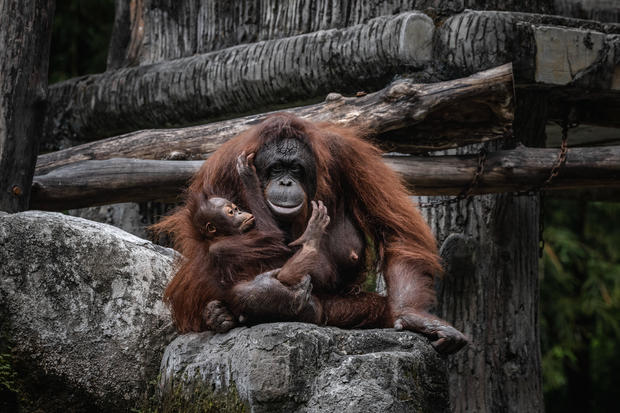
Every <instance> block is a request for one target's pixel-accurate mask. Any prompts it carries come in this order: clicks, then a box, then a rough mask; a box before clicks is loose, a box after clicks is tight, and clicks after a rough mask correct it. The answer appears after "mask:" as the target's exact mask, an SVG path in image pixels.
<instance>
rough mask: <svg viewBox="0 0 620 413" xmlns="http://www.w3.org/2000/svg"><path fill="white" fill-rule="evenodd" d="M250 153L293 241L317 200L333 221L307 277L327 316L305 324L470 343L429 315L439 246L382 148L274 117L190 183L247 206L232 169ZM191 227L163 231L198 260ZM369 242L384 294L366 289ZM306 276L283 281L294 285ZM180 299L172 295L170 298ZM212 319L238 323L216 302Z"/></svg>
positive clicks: (180, 216) (220, 153)
mask: <svg viewBox="0 0 620 413" xmlns="http://www.w3.org/2000/svg"><path fill="white" fill-rule="evenodd" d="M243 152H245V153H248V154H249V153H254V154H256V156H255V160H254V165H255V168H256V172H257V175H258V178H259V180H260V183H261V186H262V191H263V194H264V198H265V200H266V205H267V206H268V208H269V210H270V212H271V214H272V215H273V217H274V218H275V219H276V221H277V224H278V226H279V228H280V230H282V231H283V233H284V236H285V240H286V242H290V241H292V240H295V239H297V238H299V237H300V235H302V233H303V232H304V230H305V228H306V224H307V222H308V219H309V217H310V213H311V209H310V205H311V201H312V200H319V199H320V200H323V202H324V203H325V205H326V207H327V213H328V214H329V216H330V218H331V222H330V224H329V226H328V227H327V230H326V234H325V236H323V237H322V240H321V243H320V246H319V251H318V255H317V260H316V264H315V266H314V268H312V269H311V271H310V275H311V277H312V285H313V300H314V302H315V303H316V305H317V306H318V307H319V308H318V310H317V312H318V314H320V319H319V320H305V319H304V318H303V317H300V320H301V321H311V322H312V321H314V322H316V321H318V323H319V324H326V325H332V326H338V327H344V328H359V327H393V328H396V329H399V330H400V329H406V330H412V331H415V332H418V333H421V334H424V335H426V336H427V337H429V338H430V339H431V340H432V341H433V342H432V345H433V346H434V347H435V349H436V350H437V351H439V352H442V353H452V352H455V351H457V350H459V349H460V348H461V347H462V346H464V345H465V344H466V338H465V336H464V335H463V334H462V333H460V332H459V331H458V330H456V329H455V328H453V327H452V326H450V325H449V324H448V323H447V322H445V321H443V320H441V319H439V318H438V317H436V316H434V315H432V314H430V313H429V312H428V310H429V309H430V308H431V307H432V306H433V305H434V303H435V292H434V289H433V284H434V281H433V279H434V277H435V276H436V275H438V274H441V266H440V263H439V257H438V254H437V247H436V243H435V239H434V237H433V235H432V233H431V231H430V229H429V227H428V225H427V224H426V223H425V222H424V220H423V218H422V216H421V215H420V213H419V212H418V211H417V209H416V208H415V207H414V205H413V204H412V202H411V200H410V199H409V197H408V193H407V190H406V189H405V187H404V185H403V184H402V183H401V181H400V179H399V177H398V176H397V175H396V174H395V173H394V172H393V171H392V170H391V169H390V168H389V167H388V166H386V165H385V164H384V163H383V161H382V159H381V154H380V151H379V150H378V149H377V148H375V147H374V146H373V145H371V144H369V143H367V142H365V141H363V140H362V139H360V138H359V137H358V133H357V131H355V130H353V129H343V128H338V127H336V126H334V125H331V124H315V123H311V122H308V121H305V120H302V119H299V118H297V117H295V116H292V115H290V114H286V113H282V114H277V115H273V116H271V117H269V118H267V119H266V120H265V121H263V122H262V123H260V124H259V125H257V126H255V127H253V128H251V129H249V130H248V131H246V132H244V133H242V134H241V135H239V136H237V137H235V138H234V139H232V140H230V141H228V142H227V143H225V144H224V145H222V146H221V147H220V148H219V149H218V150H217V151H216V152H215V153H214V154H213V155H212V156H211V157H210V158H209V159H208V160H207V161H206V162H205V163H204V165H203V166H202V167H201V169H200V171H199V172H198V173H197V174H196V176H195V177H194V178H193V180H192V183H191V185H190V187H189V190H188V191H189V193H190V194H195V193H203V194H209V195H217V196H220V197H222V198H226V199H230V200H233V201H234V202H235V203H236V204H238V205H241V207H242V208H247V206H248V200H247V199H246V195H245V193H244V191H243V190H242V183H241V182H240V178H239V174H238V173H236V168H235V164H236V162H237V157H238V155H239V154H240V153H243ZM191 225H192V224H191V216H190V214H188V211H187V210H184V209H181V210H180V211H178V212H176V214H175V215H172V216H171V217H169V218H168V220H167V221H165V222H163V223H162V225H161V226H160V228H163V229H166V230H168V231H170V232H172V233H173V234H175V235H176V241H177V243H176V245H177V248H178V249H179V251H180V252H181V253H182V254H183V255H184V256H185V257H186V259H187V260H190V261H191V260H195V259H197V258H196V257H197V255H196V251H198V250H199V249H200V247H199V245H198V244H199V241H197V240H195V239H193V238H191V237H187V238H183V237H182V235H183V234H185V233H187V228H189V227H190V226H191ZM367 240H371V241H372V243H369V242H367ZM371 245H372V246H374V248H375V250H376V251H375V252H376V256H377V259H378V261H377V263H375V264H378V267H379V268H380V271H381V272H382V273H383V275H384V277H385V279H386V283H387V296H381V295H379V294H377V293H373V292H363V291H361V290H360V285H361V284H362V282H363V281H364V278H365V275H366V272H367V268H366V260H365V259H364V257H365V256H366V253H367V249H368V248H370V246H371ZM292 254H293V252H291V255H292ZM257 274H258V271H257ZM302 275H303V274H296V275H295V277H291V278H288V279H287V278H286V277H280V276H278V279H279V280H280V281H282V283H284V284H287V285H293V284H295V283H297V282H299V281H300V280H299V279H298V278H299V277H301V276H302ZM183 276H184V277H190V278H195V279H199V278H200V277H201V276H202V275H201V274H197V273H196V274H192V273H184V274H183ZM289 276H290V274H289ZM174 293H175V291H167V292H166V296H167V297H170V294H174ZM187 299H188V300H190V301H191V299H192V297H187ZM214 299H216V298H214ZM202 310H203V309H197V310H196V311H195V313H196V314H199V313H201V311H202ZM207 318H209V319H210V320H212V322H215V323H218V322H220V323H222V324H224V323H225V324H226V327H225V328H222V326H221V325H220V326H214V327H213V328H214V329H219V330H220V331H221V330H224V329H227V328H230V327H232V326H233V325H234V324H235V321H236V320H235V319H234V317H233V316H232V314H231V313H230V311H229V310H228V309H227V308H226V306H223V305H221V303H219V302H218V303H217V305H211V308H209V309H208V311H207Z"/></svg>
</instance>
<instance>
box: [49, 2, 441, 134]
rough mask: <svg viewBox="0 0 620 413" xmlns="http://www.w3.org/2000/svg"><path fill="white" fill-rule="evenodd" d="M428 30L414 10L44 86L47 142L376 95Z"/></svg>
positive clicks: (423, 43)
mask: <svg viewBox="0 0 620 413" xmlns="http://www.w3.org/2000/svg"><path fill="white" fill-rule="evenodd" d="M434 29H435V25H434V23H433V21H432V19H431V18H430V17H428V16H427V15H425V14H423V13H419V12H409V13H402V14H399V15H397V16H383V17H377V18H375V19H372V20H370V21H368V22H365V23H364V24H358V25H355V26H352V27H346V28H342V29H332V30H321V31H317V32H313V33H308V34H304V35H299V36H292V37H286V38H282V39H273V40H267V41H262V42H257V43H251V44H243V45H239V46H234V47H229V48H226V49H223V50H219V51H214V52H211V53H205V54H197V55H194V56H191V57H185V58H181V59H175V60H170V61H165V62H159V63H154V64H150V65H141V66H137V67H130V68H124V69H119V70H111V71H108V72H105V73H101V74H96V75H88V76H82V77H79V78H75V79H69V80H67V81H64V82H60V83H57V84H55V85H52V86H51V87H50V89H49V105H48V114H47V121H46V122H47V124H46V131H47V136H45V137H44V139H43V140H44V142H45V143H46V145H50V144H52V143H54V142H55V143H59V142H60V141H62V140H69V141H72V142H75V141H82V142H85V141H91V140H94V139H100V138H104V137H108V136H112V135H115V134H119V133H123V132H129V131H133V130H137V129H140V128H149V127H165V126H170V125H183V124H188V123H190V122H191V123H195V122H199V121H206V120H208V119H210V118H213V117H217V116H221V115H223V114H235V113H236V114H241V113H244V112H248V111H254V110H256V108H264V107H267V106H269V105H278V104H282V103H286V102H294V101H300V100H307V99H309V98H316V97H317V96H321V95H325V94H327V93H328V92H330V91H332V90H338V91H339V92H352V93H355V92H357V91H359V90H366V91H368V90H369V89H370V90H377V89H379V88H381V87H382V85H385V84H386V83H387V82H388V81H389V80H390V79H392V78H393V77H394V75H395V74H397V73H401V72H403V71H406V70H413V69H414V68H422V67H424V66H425V65H426V64H427V63H428V62H429V60H430V59H431V49H432V40H433V33H434Z"/></svg>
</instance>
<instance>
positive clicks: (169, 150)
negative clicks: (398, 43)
mask: <svg viewBox="0 0 620 413" xmlns="http://www.w3.org/2000/svg"><path fill="white" fill-rule="evenodd" d="M513 110H514V109H513V81H512V65H510V64H506V65H503V66H499V67H496V68H493V69H490V70H486V71H483V72H480V73H477V74H475V75H472V76H469V77H466V78H462V79H456V80H451V81H447V82H439V83H428V84H418V83H414V82H413V81H411V80H408V79H403V80H399V81H396V82H393V83H392V84H390V85H389V86H388V87H386V88H384V89H382V90H380V91H378V92H375V93H370V94H367V95H365V96H361V97H350V98H345V97H343V96H341V95H339V94H335V93H332V94H330V95H329V96H328V97H327V99H326V101H325V102H323V103H319V104H316V105H311V106H302V107H297V108H292V109H290V110H289V112H291V113H294V114H295V115H297V116H300V117H302V118H305V119H308V120H312V121H316V122H322V121H329V122H333V123H337V124H339V125H341V126H349V127H357V128H359V129H360V130H361V131H362V132H363V133H365V134H366V136H367V137H369V138H373V139H374V140H375V141H376V142H377V143H378V144H380V145H382V146H383V147H384V149H386V150H387V151H403V152H408V151H411V150H412V149H415V148H417V149H418V150H419V149H442V148H450V147H456V146H462V145H464V144H468V143H473V142H481V141H487V140H492V139H498V138H502V137H505V136H506V135H507V134H508V133H509V132H510V131H511V128H512V119H513ZM267 115H268V114H260V115H252V116H246V117H243V118H239V119H231V120H226V121H221V122H214V123H209V124H206V125H200V126H193V127H188V128H181V129H160V130H144V131H138V132H133V133H129V134H126V135H121V136H116V137H113V138H108V139H104V140H100V141H96V142H91V143H87V144H83V145H79V146H75V147H72V148H68V149H65V150H62V151H57V152H52V153H48V154H44V155H41V156H39V158H38V160H37V174H39V175H40V174H42V173H46V172H48V171H50V170H52V169H54V168H57V167H59V166H62V165H68V164H71V163H73V162H78V161H83V160H95V159H98V160H102V159H110V158H115V157H123V158H141V159H204V158H205V157H206V155H208V154H209V153H211V152H213V151H214V150H216V149H217V148H218V147H219V146H220V145H221V144H222V143H224V142H225V141H227V140H228V139H230V138H232V137H234V136H236V135H237V134H239V133H240V132H242V131H243V130H245V129H247V128H248V127H250V126H252V125H255V124H256V123H258V122H260V121H261V120H262V119H264V118H265V116H267ZM414 125H415V128H411V127H412V126H414ZM406 128H409V129H407V132H406V134H405V135H404V136H402V134H401V135H399V134H398V131H402V130H404V129H406ZM382 136H383V137H385V138H386V139H387V138H390V140H389V141H388V140H382Z"/></svg>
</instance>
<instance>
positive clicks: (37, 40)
mask: <svg viewBox="0 0 620 413" xmlns="http://www.w3.org/2000/svg"><path fill="white" fill-rule="evenodd" d="M53 15H54V1H53V0H0V210H2V211H8V212H17V211H23V210H25V209H27V208H28V203H29V200H30V186H31V182H32V176H33V173H34V166H35V163H36V159H37V152H38V145H39V139H40V136H41V131H42V127H43V116H44V110H45V96H46V90H47V67H48V60H49V45H50V37H51V36H50V34H51V27H52V18H53Z"/></svg>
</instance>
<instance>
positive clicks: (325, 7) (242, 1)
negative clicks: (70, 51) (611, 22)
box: [115, 0, 552, 65]
mask: <svg viewBox="0 0 620 413" xmlns="http://www.w3.org/2000/svg"><path fill="white" fill-rule="evenodd" d="M123 3H125V4H124V5H122V4H121V5H119V3H117V7H120V6H122V7H131V8H135V9H137V11H138V13H136V14H135V15H134V17H133V18H132V20H131V25H138V24H140V25H141V26H142V27H143V33H141V34H138V35H136V36H132V37H131V46H130V47H131V48H132V49H133V50H135V51H137V55H138V56H139V58H138V60H137V61H135V60H131V59H128V60H126V65H134V64H142V65H144V64H152V63H157V62H162V61H165V60H171V59H177V58H180V57H187V56H192V55H194V54H197V53H208V52H211V51H215V50H221V49H224V48H227V47H231V46H235V45H239V44H246V43H254V42H259V41H264V40H273V39H279V38H283V37H290V36H296V35H299V34H304V33H311V32H316V31H320V30H329V29H341V28H344V27H350V26H355V25H357V24H362V23H366V22H368V21H369V20H370V19H373V18H375V17H379V16H389V15H394V14H398V13H402V12H405V11H412V10H429V11H430V14H431V15H436V16H446V15H450V14H454V13H459V12H461V11H463V10H464V9H465V8H468V9H488V10H514V11H522V12H525V11H533V12H537V13H545V12H549V11H551V8H552V7H551V4H550V2H549V0H509V1H507V0H495V1H488V0H335V1H334V0H318V1H306V0H289V1H285V2H283V1H281V0H211V1H208V2H204V1H203V2H199V1H196V0H174V1H172V0H168V1H163V0H157V1H155V0H131V1H130V2H127V1H124V2H123ZM129 4H130V5H131V6H129ZM117 13H118V12H117ZM137 20H140V21H141V23H136V21H137ZM116 31H120V32H122V31H123V28H122V27H118V28H117V27H116V26H115V32H116Z"/></svg>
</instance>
